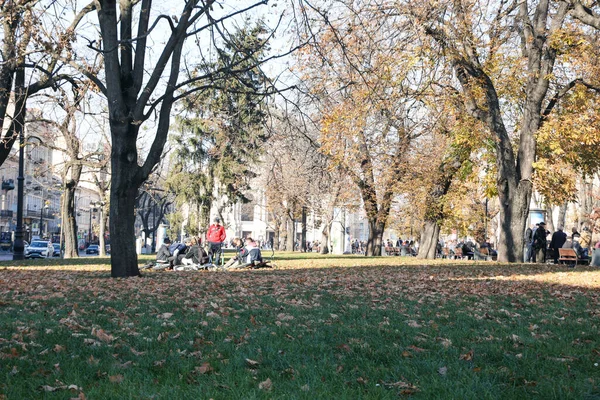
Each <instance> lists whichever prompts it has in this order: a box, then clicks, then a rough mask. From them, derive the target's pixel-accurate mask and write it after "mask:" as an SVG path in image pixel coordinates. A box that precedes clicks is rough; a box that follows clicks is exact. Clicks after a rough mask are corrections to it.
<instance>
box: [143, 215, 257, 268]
mask: <svg viewBox="0 0 600 400" xmlns="http://www.w3.org/2000/svg"><path fill="white" fill-rule="evenodd" d="M225 239H226V233H225V227H224V226H223V225H221V220H220V218H218V217H217V218H215V219H214V223H213V224H211V225H210V227H209V228H208V231H207V233H206V248H204V247H202V239H201V238H198V237H188V238H186V239H185V240H184V241H183V243H171V240H170V239H169V238H165V239H164V242H163V244H162V246H161V247H160V248H159V249H158V252H157V253H156V266H155V267H154V268H155V269H172V270H175V271H185V270H199V269H235V268H244V267H248V266H257V265H259V264H261V263H263V258H262V254H261V251H260V246H259V245H258V243H257V242H255V241H254V240H253V239H252V238H251V237H247V238H246V239H245V240H242V239H241V238H234V239H233V240H232V245H233V246H234V248H235V249H236V254H235V256H233V257H232V258H231V259H230V260H229V261H228V262H227V263H224V260H221V257H222V251H221V249H222V247H223V243H224V242H225ZM222 261H223V262H222ZM221 264H223V265H221Z"/></svg>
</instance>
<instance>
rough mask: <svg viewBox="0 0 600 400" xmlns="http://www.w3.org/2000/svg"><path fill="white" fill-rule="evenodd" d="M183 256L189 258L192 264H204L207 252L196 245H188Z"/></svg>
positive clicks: (206, 260)
mask: <svg viewBox="0 0 600 400" xmlns="http://www.w3.org/2000/svg"><path fill="white" fill-rule="evenodd" d="M184 258H191V259H192V261H193V262H194V264H206V263H207V262H208V254H206V252H205V251H204V249H203V248H202V247H200V246H198V245H195V246H192V247H190V248H189V249H188V251H187V252H186V253H185V257H184Z"/></svg>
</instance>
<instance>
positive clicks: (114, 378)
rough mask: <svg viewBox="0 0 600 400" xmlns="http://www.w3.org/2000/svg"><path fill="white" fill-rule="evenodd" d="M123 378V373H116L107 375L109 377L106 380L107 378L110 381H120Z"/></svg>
mask: <svg viewBox="0 0 600 400" xmlns="http://www.w3.org/2000/svg"><path fill="white" fill-rule="evenodd" d="M123 379H124V378H123V375H121V374H118V375H111V376H109V377H108V380H109V381H110V382H111V383H121V382H123Z"/></svg>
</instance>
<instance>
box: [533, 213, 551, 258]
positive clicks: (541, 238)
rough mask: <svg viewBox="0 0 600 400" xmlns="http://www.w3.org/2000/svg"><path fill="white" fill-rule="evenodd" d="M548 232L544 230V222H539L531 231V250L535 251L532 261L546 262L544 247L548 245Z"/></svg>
mask: <svg viewBox="0 0 600 400" xmlns="http://www.w3.org/2000/svg"><path fill="white" fill-rule="evenodd" d="M546 236H548V232H547V231H546V223H545V222H540V223H539V225H538V228H537V229H536V230H535V231H534V232H533V251H534V252H535V260H534V262H538V263H541V264H543V263H545V262H546V247H547V246H548V239H546Z"/></svg>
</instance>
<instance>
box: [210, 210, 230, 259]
mask: <svg viewBox="0 0 600 400" xmlns="http://www.w3.org/2000/svg"><path fill="white" fill-rule="evenodd" d="M225 237H226V234H225V227H224V226H223V225H221V219H220V218H219V217H216V218H215V219H214V223H213V224H212V225H211V226H209V227H208V231H207V232H206V241H207V242H208V254H209V256H210V258H211V260H212V263H213V264H215V265H219V262H220V257H221V247H222V246H223V242H224V241H225Z"/></svg>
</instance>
